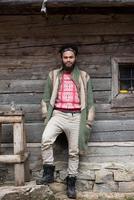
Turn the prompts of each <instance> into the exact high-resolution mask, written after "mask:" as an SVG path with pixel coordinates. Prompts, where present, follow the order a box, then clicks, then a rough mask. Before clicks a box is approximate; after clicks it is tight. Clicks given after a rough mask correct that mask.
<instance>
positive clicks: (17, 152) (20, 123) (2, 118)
mask: <svg viewBox="0 0 134 200" xmlns="http://www.w3.org/2000/svg"><path fill="white" fill-rule="evenodd" d="M2 124H12V125H13V150H14V154H13V155H2V154H1V151H0V163H8V164H14V173H15V184H16V186H20V185H24V184H25V175H26V173H27V174H29V167H28V160H27V158H28V152H27V148H26V136H25V131H24V115H23V113H22V112H16V111H15V112H8V113H0V146H1V137H2Z"/></svg>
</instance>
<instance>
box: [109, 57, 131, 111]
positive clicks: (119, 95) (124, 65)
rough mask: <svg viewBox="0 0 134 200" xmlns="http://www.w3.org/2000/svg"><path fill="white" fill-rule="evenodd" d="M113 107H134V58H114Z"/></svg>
mask: <svg viewBox="0 0 134 200" xmlns="http://www.w3.org/2000/svg"><path fill="white" fill-rule="evenodd" d="M112 107H134V58H133V57H127V58H113V59H112Z"/></svg>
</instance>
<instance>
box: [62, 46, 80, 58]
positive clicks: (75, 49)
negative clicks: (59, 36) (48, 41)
mask: <svg viewBox="0 0 134 200" xmlns="http://www.w3.org/2000/svg"><path fill="white" fill-rule="evenodd" d="M66 51H72V52H73V53H74V54H75V56H77V54H78V48H77V46H76V45H72V44H67V45H64V46H62V47H61V48H60V50H59V53H60V54H61V56H62V54H63V53H64V52H66Z"/></svg>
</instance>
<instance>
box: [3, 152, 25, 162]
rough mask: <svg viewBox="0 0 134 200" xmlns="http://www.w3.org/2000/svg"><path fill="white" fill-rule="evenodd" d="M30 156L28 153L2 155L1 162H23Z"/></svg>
mask: <svg viewBox="0 0 134 200" xmlns="http://www.w3.org/2000/svg"><path fill="white" fill-rule="evenodd" d="M27 157H28V154H25V155H24V156H22V155H0V163H8V164H15V163H22V162H24V161H25V160H26V159H27Z"/></svg>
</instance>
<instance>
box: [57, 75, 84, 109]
mask: <svg viewBox="0 0 134 200" xmlns="http://www.w3.org/2000/svg"><path fill="white" fill-rule="evenodd" d="M55 108H58V109H70V110H80V100H79V97H78V91H77V88H76V85H75V83H74V81H73V80H72V79H71V74H70V73H64V74H63V75H62V77H61V81H60V87H59V91H58V95H57V98H56V102H55Z"/></svg>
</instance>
